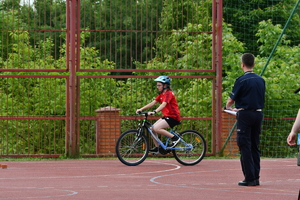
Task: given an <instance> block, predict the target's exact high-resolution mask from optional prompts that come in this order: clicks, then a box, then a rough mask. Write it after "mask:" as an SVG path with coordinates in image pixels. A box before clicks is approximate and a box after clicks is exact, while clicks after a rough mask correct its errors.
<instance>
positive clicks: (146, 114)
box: [136, 111, 148, 117]
mask: <svg viewBox="0 0 300 200" xmlns="http://www.w3.org/2000/svg"><path fill="white" fill-rule="evenodd" d="M136 114H138V115H145V117H147V116H148V112H142V111H139V112H137V113H136Z"/></svg>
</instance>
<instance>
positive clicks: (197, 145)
mask: <svg viewBox="0 0 300 200" xmlns="http://www.w3.org/2000/svg"><path fill="white" fill-rule="evenodd" d="M179 135H180V136H181V138H182V139H183V140H184V142H185V143H184V142H179V143H178V145H177V146H176V148H178V147H179V148H178V149H175V150H172V152H173V154H174V157H175V159H176V160H177V161H178V162H179V163H181V164H183V165H195V164H197V163H199V162H200V161H201V160H202V159H203V158H204V156H205V153H206V142H205V139H204V137H203V136H202V135H201V134H200V133H198V132H197V131H194V130H186V131H183V132H181V133H180V134H179Z"/></svg>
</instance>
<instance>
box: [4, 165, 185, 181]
mask: <svg viewBox="0 0 300 200" xmlns="http://www.w3.org/2000/svg"><path fill="white" fill-rule="evenodd" d="M148 162H150V161H148ZM151 163H158V164H163V165H169V166H174V168H171V169H166V170H159V171H148V172H137V173H126V174H103V175H90V176H54V177H13V178H0V180H20V179H32V180H33V179H67V178H69V179H73V178H98V177H109V176H128V175H139V174H154V173H165V172H170V171H174V170H179V169H180V168H181V166H180V165H177V164H172V163H162V162H158V161H151Z"/></svg>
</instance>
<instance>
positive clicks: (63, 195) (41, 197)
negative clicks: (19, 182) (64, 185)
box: [0, 186, 78, 199]
mask: <svg viewBox="0 0 300 200" xmlns="http://www.w3.org/2000/svg"><path fill="white" fill-rule="evenodd" d="M0 188H4V189H16V190H21V189H26V190H54V191H63V192H70V193H69V194H62V195H51V196H36V197H30V196H28V197H26V196H24V194H23V193H22V192H21V193H20V194H21V195H22V197H4V198H3V194H1V196H2V197H0V199H45V198H53V197H67V196H72V195H76V194H78V192H75V191H71V190H61V189H52V188H46V187H45V188H36V187H1V186H0Z"/></svg>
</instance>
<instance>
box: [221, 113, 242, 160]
mask: <svg viewBox="0 0 300 200" xmlns="http://www.w3.org/2000/svg"><path fill="white" fill-rule="evenodd" d="M235 122H236V116H234V115H231V114H229V113H225V112H223V113H222V133H221V137H222V146H223V145H224V144H225V142H226V140H227V138H228V136H229V135H230V131H231V130H232V128H233V126H234V124H235ZM223 155H224V156H229V157H236V156H239V148H238V146H237V144H236V128H235V129H234V131H233V133H232V135H231V137H230V139H229V140H228V142H227V145H226V147H225V149H224V151H223Z"/></svg>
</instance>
